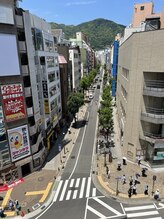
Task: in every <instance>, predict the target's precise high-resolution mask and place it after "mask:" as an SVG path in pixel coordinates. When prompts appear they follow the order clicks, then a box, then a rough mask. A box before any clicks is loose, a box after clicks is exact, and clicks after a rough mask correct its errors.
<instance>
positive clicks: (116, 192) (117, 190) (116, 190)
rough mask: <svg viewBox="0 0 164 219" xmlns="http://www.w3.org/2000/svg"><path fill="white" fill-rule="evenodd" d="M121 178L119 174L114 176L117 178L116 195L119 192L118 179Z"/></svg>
mask: <svg viewBox="0 0 164 219" xmlns="http://www.w3.org/2000/svg"><path fill="white" fill-rule="evenodd" d="M120 179H121V176H118V177H116V180H117V184H116V196H117V195H118V193H119V190H118V183H119V180H120Z"/></svg>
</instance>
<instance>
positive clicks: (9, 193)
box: [2, 188, 13, 208]
mask: <svg viewBox="0 0 164 219" xmlns="http://www.w3.org/2000/svg"><path fill="white" fill-rule="evenodd" d="M12 191H13V188H11V189H9V190H8V191H7V192H6V195H5V198H4V199H3V202H2V207H3V208H4V207H5V206H6V205H7V204H8V201H9V198H10V197H11V193H12Z"/></svg>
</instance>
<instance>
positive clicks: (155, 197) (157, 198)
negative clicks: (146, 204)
mask: <svg viewBox="0 0 164 219" xmlns="http://www.w3.org/2000/svg"><path fill="white" fill-rule="evenodd" d="M159 195H160V193H159V189H157V190H156V191H155V193H154V199H155V200H157V201H158V200H159Z"/></svg>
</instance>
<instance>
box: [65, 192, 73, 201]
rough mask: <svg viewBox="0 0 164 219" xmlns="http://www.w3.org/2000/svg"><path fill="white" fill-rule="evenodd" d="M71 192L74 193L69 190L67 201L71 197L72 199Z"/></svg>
mask: <svg viewBox="0 0 164 219" xmlns="http://www.w3.org/2000/svg"><path fill="white" fill-rule="evenodd" d="M71 192H72V190H68V193H67V197H66V200H69V199H70V197H71Z"/></svg>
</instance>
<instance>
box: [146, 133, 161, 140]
mask: <svg viewBox="0 0 164 219" xmlns="http://www.w3.org/2000/svg"><path fill="white" fill-rule="evenodd" d="M143 133H144V136H147V137H149V138H158V139H162V138H164V133H163V134H162V133H161V134H156V133H150V132H143Z"/></svg>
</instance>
